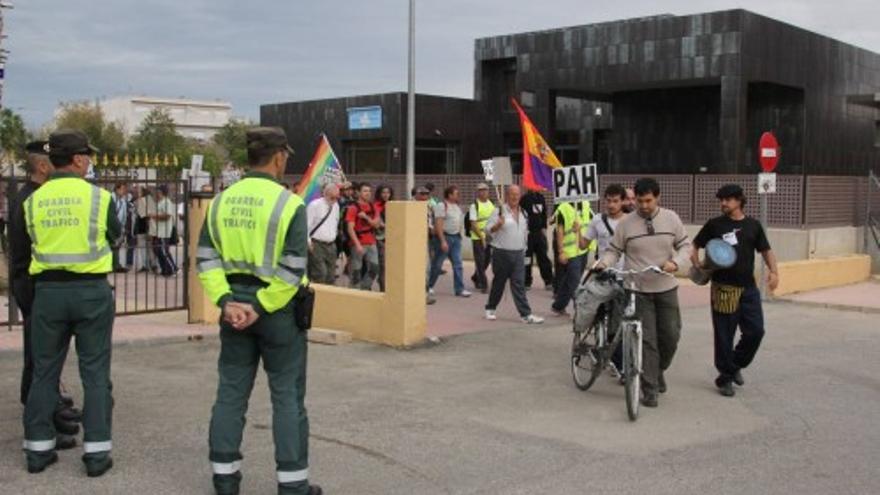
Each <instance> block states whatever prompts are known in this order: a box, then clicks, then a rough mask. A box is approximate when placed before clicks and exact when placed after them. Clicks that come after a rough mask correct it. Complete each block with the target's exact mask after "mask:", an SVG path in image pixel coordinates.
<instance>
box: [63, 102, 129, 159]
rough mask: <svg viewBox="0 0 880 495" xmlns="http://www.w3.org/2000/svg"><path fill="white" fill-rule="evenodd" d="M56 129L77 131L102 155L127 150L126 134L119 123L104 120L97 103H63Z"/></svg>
mask: <svg viewBox="0 0 880 495" xmlns="http://www.w3.org/2000/svg"><path fill="white" fill-rule="evenodd" d="M55 129H77V130H80V131H82V132H84V133H85V134H86V136H88V137H89V142H90V143H91V144H92V145H93V146H95V147H96V148H98V149H99V150H101V153H115V152H118V151H121V150H122V149H123V148H125V133H124V132H122V126H121V125H120V124H118V123H117V122H107V121H106V120H104V112H103V111H101V107H100V106H98V104H97V103H89V102H75V103H63V104H62V105H61V111H60V112H59V114H58V117H57V118H56V119H55Z"/></svg>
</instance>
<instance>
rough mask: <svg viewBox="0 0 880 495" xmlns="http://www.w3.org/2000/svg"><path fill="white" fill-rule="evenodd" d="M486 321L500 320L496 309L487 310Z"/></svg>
mask: <svg viewBox="0 0 880 495" xmlns="http://www.w3.org/2000/svg"><path fill="white" fill-rule="evenodd" d="M486 319H487V320H490V321H495V320H497V319H498V317H497V316H495V310H494V309H487V310H486Z"/></svg>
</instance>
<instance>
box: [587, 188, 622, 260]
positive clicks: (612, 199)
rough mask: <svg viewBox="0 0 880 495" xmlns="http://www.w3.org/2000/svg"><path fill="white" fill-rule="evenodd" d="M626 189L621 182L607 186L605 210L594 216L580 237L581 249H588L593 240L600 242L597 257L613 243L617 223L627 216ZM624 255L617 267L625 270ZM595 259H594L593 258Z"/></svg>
mask: <svg viewBox="0 0 880 495" xmlns="http://www.w3.org/2000/svg"><path fill="white" fill-rule="evenodd" d="M626 195H627V192H626V189H624V188H623V186H621V185H620V184H611V185H610V186H608V187H607V188H605V212H604V213H602V214H599V215H596V216H595V217H593V220H592V221H591V222H590V226H589V228H588V229H587V232H586V234H584V236H583V237H581V239H580V247H581V249H586V248H587V246H588V245H589V244H590V242H592V241H596V242H597V243H598V244H599V249H598V250H597V251H596V258H599V257H601V256H602V253H604V252H605V250H606V249H608V247H609V246H610V245H611V239H613V238H614V231H615V230H616V229H617V224H618V222H620V221H621V220H622V219H623V217H625V216H626V212H625V211H624V207H625V206H626V201H627V199H626ZM624 259H625V257H624V256H621V257H620V260H619V261H618V262H617V265H616V266H615V268H617V269H618V270H623V263H624ZM591 261H593V260H591Z"/></svg>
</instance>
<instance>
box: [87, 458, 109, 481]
mask: <svg viewBox="0 0 880 495" xmlns="http://www.w3.org/2000/svg"><path fill="white" fill-rule="evenodd" d="M82 460H83V463H85V465H86V475H87V476H88V477H89V478H97V477H99V476H103V475H104V474H105V473H106V472H107V471H110V469H111V468H112V467H113V458H112V457H110V455H109V454H108V453H106V452H104V453H101V454H97V455H96V454H86V455H84V456H83V457H82Z"/></svg>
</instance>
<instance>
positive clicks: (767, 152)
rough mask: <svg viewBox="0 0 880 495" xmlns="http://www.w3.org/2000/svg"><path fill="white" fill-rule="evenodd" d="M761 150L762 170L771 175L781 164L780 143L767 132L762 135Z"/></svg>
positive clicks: (759, 155)
mask: <svg viewBox="0 0 880 495" xmlns="http://www.w3.org/2000/svg"><path fill="white" fill-rule="evenodd" d="M758 149H759V150H760V151H759V152H758V153H759V154H758V158H759V160H760V161H761V168H762V169H764V172H767V173H770V172H772V171H773V170H774V169H775V168H776V165H777V164H778V163H779V142H778V141H777V140H776V136H774V135H773V133H772V132H765V133H764V134H762V135H761V142H760V144H759V145H758Z"/></svg>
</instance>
